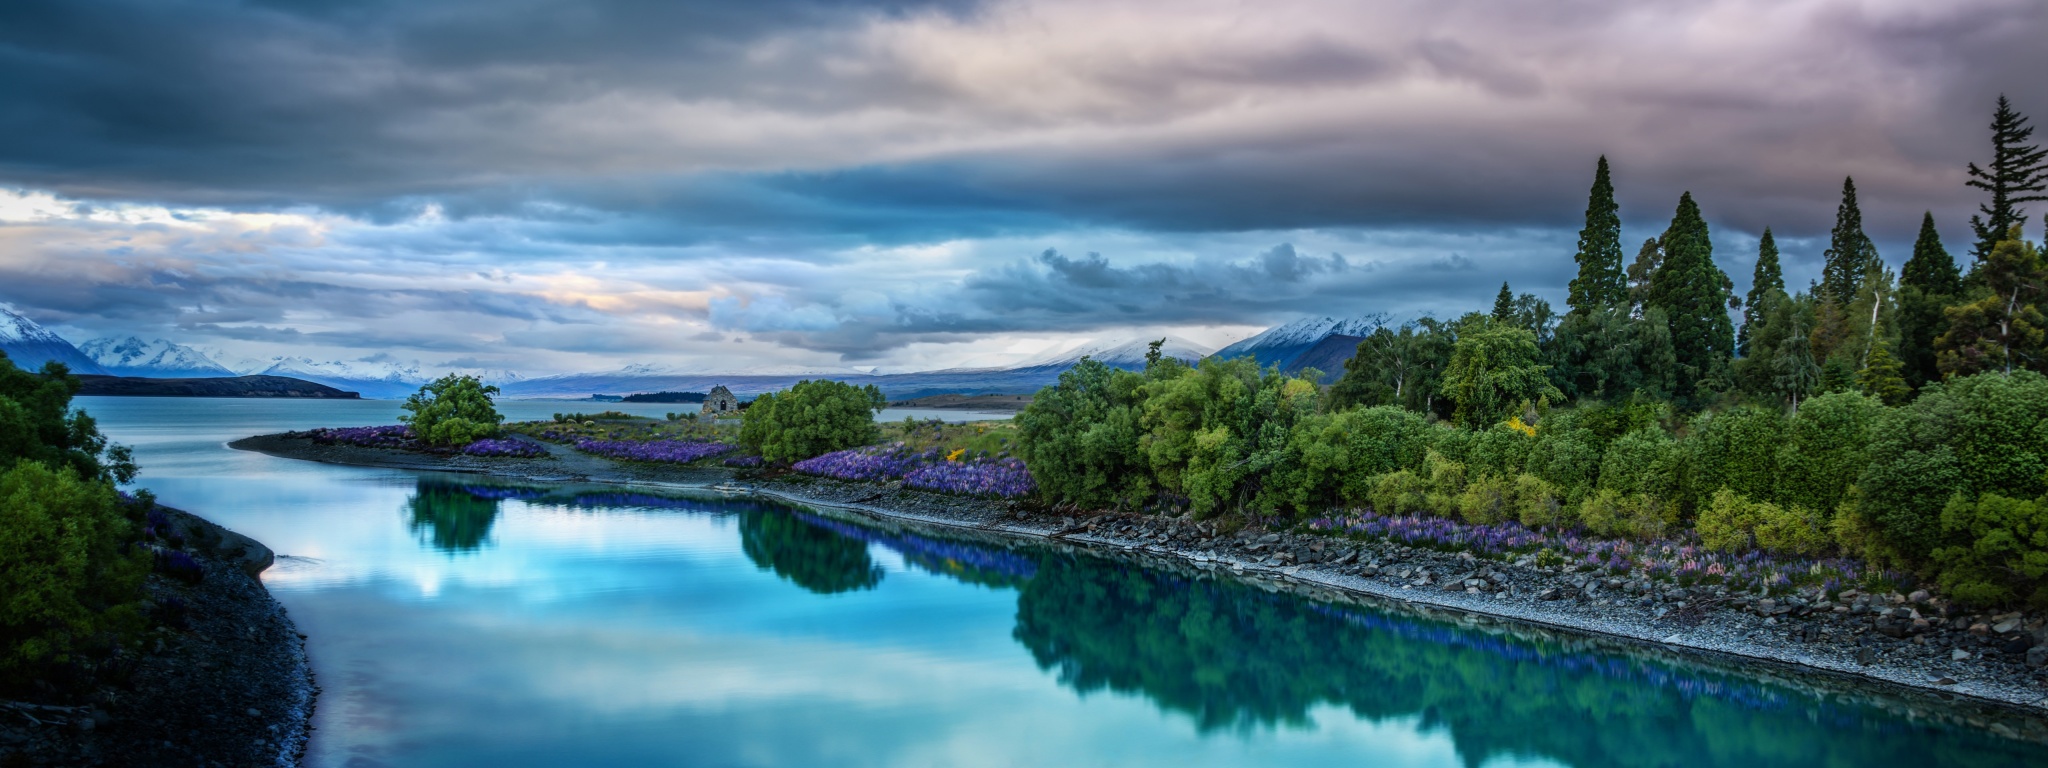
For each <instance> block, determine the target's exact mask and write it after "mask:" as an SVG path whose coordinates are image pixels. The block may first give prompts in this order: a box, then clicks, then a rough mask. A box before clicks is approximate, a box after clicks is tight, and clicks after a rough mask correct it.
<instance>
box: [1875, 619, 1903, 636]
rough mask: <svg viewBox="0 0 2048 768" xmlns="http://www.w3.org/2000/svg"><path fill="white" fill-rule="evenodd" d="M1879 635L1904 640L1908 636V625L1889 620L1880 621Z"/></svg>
mask: <svg viewBox="0 0 2048 768" xmlns="http://www.w3.org/2000/svg"><path fill="white" fill-rule="evenodd" d="M1877 633H1878V634H1880V635H1884V636H1885V637H1892V638H1903V637H1905V636H1906V625H1905V624H1902V623H1899V622H1896V621H1891V620H1888V619H1880V620H1878V623H1877Z"/></svg>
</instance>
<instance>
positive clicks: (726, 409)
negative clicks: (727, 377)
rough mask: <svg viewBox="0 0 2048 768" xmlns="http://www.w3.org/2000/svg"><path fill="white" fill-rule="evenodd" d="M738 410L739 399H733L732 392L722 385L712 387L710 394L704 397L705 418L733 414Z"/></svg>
mask: <svg viewBox="0 0 2048 768" xmlns="http://www.w3.org/2000/svg"><path fill="white" fill-rule="evenodd" d="M739 409H740V399H739V398H737V397H733V396H732V390H730V389H726V388H725V385H723V384H720V385H718V386H716V387H712V388H711V394H708V395H705V396H704V414H705V415H707V416H717V415H718V414H721V413H733V412H736V411H738V410H739Z"/></svg>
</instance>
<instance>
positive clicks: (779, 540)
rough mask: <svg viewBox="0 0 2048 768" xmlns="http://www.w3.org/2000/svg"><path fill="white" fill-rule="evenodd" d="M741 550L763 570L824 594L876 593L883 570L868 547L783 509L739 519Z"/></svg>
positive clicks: (748, 514) (757, 512) (745, 513)
mask: <svg viewBox="0 0 2048 768" xmlns="http://www.w3.org/2000/svg"><path fill="white" fill-rule="evenodd" d="M740 549H741V550H742V551H744V552H746V553H747V559H749V560H752V561H754V565H757V566H760V567H761V569H762V570H772V571H774V572H775V575H777V576H781V577H782V578H785V579H788V580H789V581H790V582H791V583H794V584H796V585H797V586H799V587H803V588H804V589H807V590H810V591H812V592H815V593H817V594H821V595H832V594H838V593H841V592H853V591H857V590H863V589H874V588H875V585H877V584H880V583H882V567H881V566H879V565H876V564H875V561H874V559H873V558H871V557H869V556H868V545H867V542H864V541H861V540H859V539H853V538H848V537H845V536H841V535H839V534H837V533H834V532H832V531H830V530H827V529H826V528H824V527H822V526H818V525H814V524H812V523H809V522H807V521H804V520H800V519H798V518H797V516H796V515H793V514H790V513H789V512H786V511H782V510H754V511H748V512H743V513H741V514H740Z"/></svg>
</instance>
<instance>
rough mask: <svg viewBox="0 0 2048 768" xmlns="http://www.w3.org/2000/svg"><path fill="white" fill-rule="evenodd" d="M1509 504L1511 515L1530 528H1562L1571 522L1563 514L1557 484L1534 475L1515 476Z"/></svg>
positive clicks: (1563, 508)
mask: <svg viewBox="0 0 2048 768" xmlns="http://www.w3.org/2000/svg"><path fill="white" fill-rule="evenodd" d="M1509 505H1510V507H1511V511H1512V513H1513V514H1512V515H1511V516H1512V517H1513V518H1514V519H1516V520H1518V521H1520V522H1521V523H1522V525H1525V526H1528V527H1530V528H1541V527H1552V528H1563V527H1565V526H1568V525H1570V524H1571V523H1572V522H1573V521H1572V520H1571V519H1570V517H1569V516H1568V515H1567V514H1565V509H1566V508H1565V505H1564V504H1563V502H1562V501H1561V500H1560V499H1559V498H1558V493H1557V486H1554V485H1551V484H1550V483H1548V482H1545V481H1544V480H1543V478H1540V477H1537V476H1535V475H1528V474H1522V475H1516V476H1515V483H1514V487H1513V488H1512V489H1510V495H1509Z"/></svg>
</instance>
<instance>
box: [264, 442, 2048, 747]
mask: <svg viewBox="0 0 2048 768" xmlns="http://www.w3.org/2000/svg"><path fill="white" fill-rule="evenodd" d="M232 446H233V447H236V448H240V449H244V450H255V451H260V452H263V453H268V454H271V455H276V456H282V457H287V458H298V459H309V460H315V461H327V462H333V463H345V464H355V465H364V466H381V467H392V468H402V469H415V470H427V471H455V472H478V473H488V474H493V475H500V476H507V477H517V478H523V479H528V480H534V481H543V482H545V481H551V480H553V481H563V480H578V481H596V482H617V483H649V484H664V485H693V486H716V487H720V488H722V489H725V490H733V491H744V492H750V493H761V494H765V495H770V496H777V497H782V498H785V499H789V500H792V501H797V502H803V503H810V504H818V505H829V506H836V507H841V508H845V509H850V510H855V511H858V512H861V513H864V514H868V515H873V516H877V517H883V518H896V519H907V520H916V521H921V522H924V523H930V524H936V525H943V526H951V527H957V528H968V529H974V530H979V531H985V532H990V533H997V534H1003V535H1020V536H1035V537H1049V538H1053V539H1057V540H1061V541H1065V542H1069V543H1072V544H1076V545H1083V546H1091V547H1097V548H1105V549H1113V550H1118V551H1125V552H1138V553H1144V554H1146V555H1149V556H1152V557H1157V558H1165V559H1171V560H1176V561H1181V562H1185V563H1188V564H1191V565H1193V566H1195V567H1199V568H1204V569H1210V570H1218V571H1225V572H1230V573H1236V574H1243V575H1245V576H1246V577H1250V578H1254V579H1266V580H1273V581H1278V582H1283V583H1288V584H1300V585H1312V586H1314V587H1316V588H1321V589H1328V590H1333V591H1335V592H1337V593H1341V594H1346V595H1353V596H1360V597H1367V598H1372V599H1379V600H1385V601H1396V602H1399V603H1403V604H1409V605H1419V606H1432V607H1435V608H1440V609H1447V610H1453V611H1462V612H1467V613H1470V614H1473V615H1477V616H1485V617H1493V618H1498V619H1506V620H1511V621H1515V622H1524V623H1527V624H1531V625H1536V626H1541V627H1547V628H1551V629H1556V630H1562V631H1568V632H1577V633H1586V634H1590V635H1598V636H1605V637H1608V638H1619V639H1623V640H1627V641H1635V642H1638V643H1641V644H1646V645H1647V646H1649V647H1652V648H1655V649H1657V650H1659V651H1660V652H1681V653H1696V654H1702V655H1708V656H1719V657H1724V658H1733V659H1736V660H1738V661H1740V662H1741V663H1742V664H1744V665H1745V666H1751V667H1756V666H1757V665H1761V666H1763V667H1768V668H1772V669H1776V670H1778V671H1780V672H1783V673H1787V674H1798V675H1809V676H1811V675H1819V676H1825V677H1831V678H1835V679H1837V680H1840V681H1846V682H1852V683H1854V684H1856V685H1868V686H1878V687H1882V688H1885V689H1887V690H1892V691H1897V692H1900V693H1904V694H1907V695H1912V696H1918V697H1922V698H1924V699H1926V700H1928V701H1931V702H1934V703H1935V704H1937V705H1939V704H1940V703H1942V702H1953V703H1954V704H1955V706H1953V707H1951V708H1952V709H1956V710H1958V711H1961V710H1965V709H1970V708H1972V707H1979V706H1983V707H1990V708H1991V710H1993V711H1997V712H2000V713H2005V714H2007V715H2010V716H2011V717H2000V718H1997V719H1996V721H1995V722H1992V721H1986V722H1977V721H1978V720H1979V719H1980V718H1978V717H1977V716H1976V715H1969V716H1967V717H1968V719H1970V720H1971V721H1972V722H1976V723H1977V724H1978V725H1980V726H1982V727H1987V728H1991V729H1993V730H1998V731H2002V732H2010V733H2008V734H2007V735H2012V736H2018V737H2021V738H2027V739H2029V740H2033V741H2036V742H2042V743H2048V615H2041V614H2027V613H2019V612H1975V611H1968V610H1964V609H1962V608H1960V607H1959V606H1956V605H1953V604H1951V603H1949V602H1947V601H1945V600H1943V599H1942V598H1940V597H1939V596H1936V595H1932V594H1929V593H1928V592H1926V591H1924V590H1913V591H1910V592H1908V593H1904V594H1896V593H1887V594H1860V593H1857V592H1854V591H1849V592H1843V593H1841V594H1839V595H1838V596H1836V597H1835V598H1833V599H1830V598H1828V597H1827V596H1826V595H1823V594H1819V593H1817V592H1813V591H1809V592H1805V593H1795V594H1790V595H1775V596H1766V595H1759V594H1754V593H1739V592H1730V591H1729V590H1727V589H1726V588H1722V587H1716V586H1694V587H1679V586H1676V585H1672V584H1669V583H1653V582H1651V581H1650V580H1648V579H1645V578H1642V577H1639V576H1622V575H1608V574H1606V573H1605V572H1598V573H1592V572H1581V571H1579V570H1577V569H1576V568H1573V567H1570V566H1564V565H1541V564H1538V563H1536V562H1535V561H1534V559H1533V558H1529V557H1523V558H1520V559H1517V560H1514V561H1511V562H1503V561H1499V560H1489V559H1482V558H1477V557H1474V556H1473V555H1471V554H1470V553H1459V552H1442V551H1434V550H1428V549H1420V548H1413V547H1406V546H1401V545H1398V544H1395V543H1392V542H1386V541H1362V540H1354V539H1349V538H1343V537H1337V536H1329V535H1322V534H1313V533H1298V532H1292V531H1278V530H1264V529H1243V530H1231V529H1229V528H1227V527H1222V526H1219V525H1218V524H1216V523H1212V522H1197V521H1193V520H1186V519H1162V518H1157V517H1143V516H1137V515H1117V514H1077V513H1073V512H1072V511H1068V512H1066V513H1061V512H1059V511H1053V510H1045V509H1042V508H1039V507H1038V506H1037V505H1032V504H1024V503H1015V502H994V501H987V500H980V499H970V498H962V497H955V496H946V495H940V494H933V493H927V492H922V491H915V490H906V489H903V488H901V487H900V485H898V484H863V483H848V482H842V481H836V480H827V479H823V478H816V477H810V476H804V475H794V474H781V475H763V474H759V473H747V474H741V473H739V472H736V471H734V470H728V469H724V468H719V467H676V466H666V465H652V464H643V463H624V462H613V461H610V460H607V459H603V458H599V457H594V456H588V455H585V454H580V453H577V452H575V451H572V450H570V449H567V448H566V447H563V446H548V447H549V449H550V454H549V455H548V456H546V457H543V458H538V459H480V458H477V457H468V456H449V457H443V456H432V455H425V454H417V453H407V452H403V451H390V450H377V449H362V448H351V447H347V446H338V445H328V446H321V445H315V444H314V443H313V442H312V441H311V440H309V439H302V438H294V437H289V436H281V435H270V436H262V437H257V438H249V439H245V440H241V441H237V442H236V443H233V444H232ZM1966 703H1967V704H1969V705H1970V707H1964V706H1962V705H1963V704H1966Z"/></svg>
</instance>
